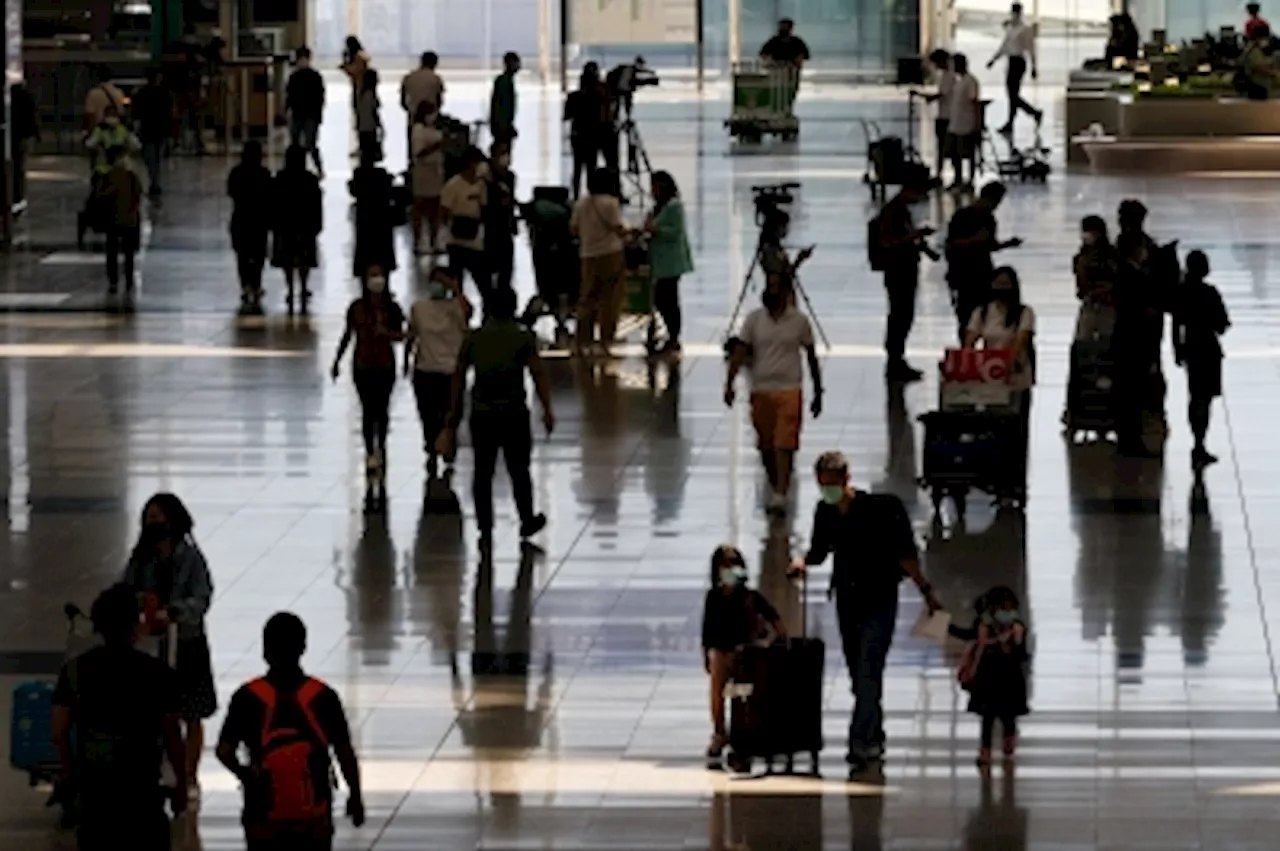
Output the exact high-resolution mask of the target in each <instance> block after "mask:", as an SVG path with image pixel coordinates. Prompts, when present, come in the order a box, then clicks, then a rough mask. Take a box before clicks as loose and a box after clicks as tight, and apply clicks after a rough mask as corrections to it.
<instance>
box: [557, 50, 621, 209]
mask: <svg viewBox="0 0 1280 851" xmlns="http://www.w3.org/2000/svg"><path fill="white" fill-rule="evenodd" d="M564 120H565V121H567V122H569V144H570V147H571V148H572V149H573V197H574V198H575V199H576V198H577V197H578V196H579V195H580V194H581V186H582V181H583V179H584V178H588V179H589V178H590V177H591V173H592V172H593V171H595V170H596V165H597V161H598V160H599V157H600V153H601V151H602V150H603V151H606V152H607V151H608V150H609V145H608V144H607V143H608V142H609V140H613V144H612V149H613V162H612V164H611V167H612V168H617V164H618V163H617V160H618V144H617V139H616V137H617V130H616V129H615V127H614V123H613V98H612V96H611V95H610V94H609V90H608V88H607V87H606V86H605V84H604V81H603V80H601V79H600V66H599V65H597V64H596V63H594V62H588V63H587V64H586V65H584V66H582V77H581V80H580V82H579V85H578V90H577V91H576V92H570V93H569V96H568V97H567V98H565V102H564Z"/></svg>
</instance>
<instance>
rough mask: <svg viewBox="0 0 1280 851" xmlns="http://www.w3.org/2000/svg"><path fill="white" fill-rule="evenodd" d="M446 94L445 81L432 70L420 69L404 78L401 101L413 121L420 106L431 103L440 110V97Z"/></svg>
mask: <svg viewBox="0 0 1280 851" xmlns="http://www.w3.org/2000/svg"><path fill="white" fill-rule="evenodd" d="M442 94H444V81H443V80H441V79H440V75H439V74H437V73H436V72H435V71H432V70H431V69H430V68H419V69H418V70H417V71H414V72H413V73H412V74H409V75H407V76H406V77H405V78H404V82H402V83H401V84H400V99H401V102H402V103H403V104H404V108H405V110H406V111H407V112H408V113H409V120H410V121H412V120H413V119H414V118H415V117H416V116H417V114H418V106H419V105H420V104H422V103H430V104H431V105H432V106H434V107H435V108H436V110H437V111H439V109H440V96H441V95H442Z"/></svg>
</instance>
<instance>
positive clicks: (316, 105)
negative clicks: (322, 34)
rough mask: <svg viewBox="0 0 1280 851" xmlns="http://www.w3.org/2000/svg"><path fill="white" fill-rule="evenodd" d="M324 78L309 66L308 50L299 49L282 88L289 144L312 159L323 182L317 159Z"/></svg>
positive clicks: (309, 54) (322, 171)
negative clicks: (283, 88)
mask: <svg viewBox="0 0 1280 851" xmlns="http://www.w3.org/2000/svg"><path fill="white" fill-rule="evenodd" d="M324 105H325V87H324V77H322V76H321V75H320V72H319V71H317V70H316V69H315V68H313V67H311V48H309V47H299V48H298V50H297V53H296V54H295V60H294V70H293V73H292V74H290V75H289V82H288V84H287V85H286V86H285V96H284V109H285V112H286V113H288V116H289V143H290V144H291V145H294V146H296V147H299V148H302V150H303V151H304V152H305V153H307V154H309V155H310V156H311V159H312V161H314V162H315V164H316V172H317V173H319V175H320V179H321V180H323V179H324V162H323V161H322V160H321V159H320V122H321V121H322V120H323V118H324Z"/></svg>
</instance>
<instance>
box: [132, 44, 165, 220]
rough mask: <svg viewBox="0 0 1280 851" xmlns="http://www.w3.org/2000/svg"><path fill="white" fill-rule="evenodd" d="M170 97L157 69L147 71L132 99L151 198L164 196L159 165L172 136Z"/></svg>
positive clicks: (162, 160) (162, 75)
mask: <svg viewBox="0 0 1280 851" xmlns="http://www.w3.org/2000/svg"><path fill="white" fill-rule="evenodd" d="M173 114H174V113H173V94H172V93H171V92H170V91H169V87H168V86H167V85H166V84H165V80H164V74H163V72H161V70H160V69H159V68H148V69H147V84H146V85H145V86H143V87H142V88H140V89H138V91H137V92H136V93H135V94H134V96H133V117H134V120H135V122H136V123H137V125H138V139H139V141H140V142H141V143H142V162H143V164H144V165H145V166H146V169H147V194H148V195H150V196H151V197H152V198H153V199H154V198H159V197H160V196H161V195H162V194H164V188H163V186H162V185H161V182H160V166H161V164H162V163H163V162H164V155H165V150H166V148H168V146H169V140H170V138H171V137H172V136H173Z"/></svg>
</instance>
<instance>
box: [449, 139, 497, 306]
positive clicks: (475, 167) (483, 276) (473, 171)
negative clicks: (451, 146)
mask: <svg viewBox="0 0 1280 851" xmlns="http://www.w3.org/2000/svg"><path fill="white" fill-rule="evenodd" d="M484 162H485V156H484V152H483V151H481V150H480V149H479V148H475V147H472V148H468V149H467V151H466V153H465V154H463V159H462V171H460V172H458V173H457V174H455V175H454V176H453V177H452V178H450V179H449V181H448V182H447V183H445V185H444V189H443V190H441V192H440V215H441V217H442V219H443V221H444V224H445V227H446V228H447V230H448V237H447V238H446V242H447V244H448V252H449V268H450V269H452V270H453V273H454V274H455V275H457V276H458V282H459V283H462V281H463V280H464V278H463V276H464V275H467V274H469V275H471V279H472V281H474V282H475V285H476V291H477V292H479V293H480V298H481V299H482V300H487V299H488V297H489V293H490V291H491V290H492V287H493V283H492V282H493V275H492V273H491V272H490V271H489V270H490V266H489V263H488V261H487V259H486V258H485V255H484V209H485V207H486V206H487V205H488V203H489V201H488V184H487V183H485V181H484V179H483V178H482V177H481V176H480V167H481V166H482V165H483V164H484Z"/></svg>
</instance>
